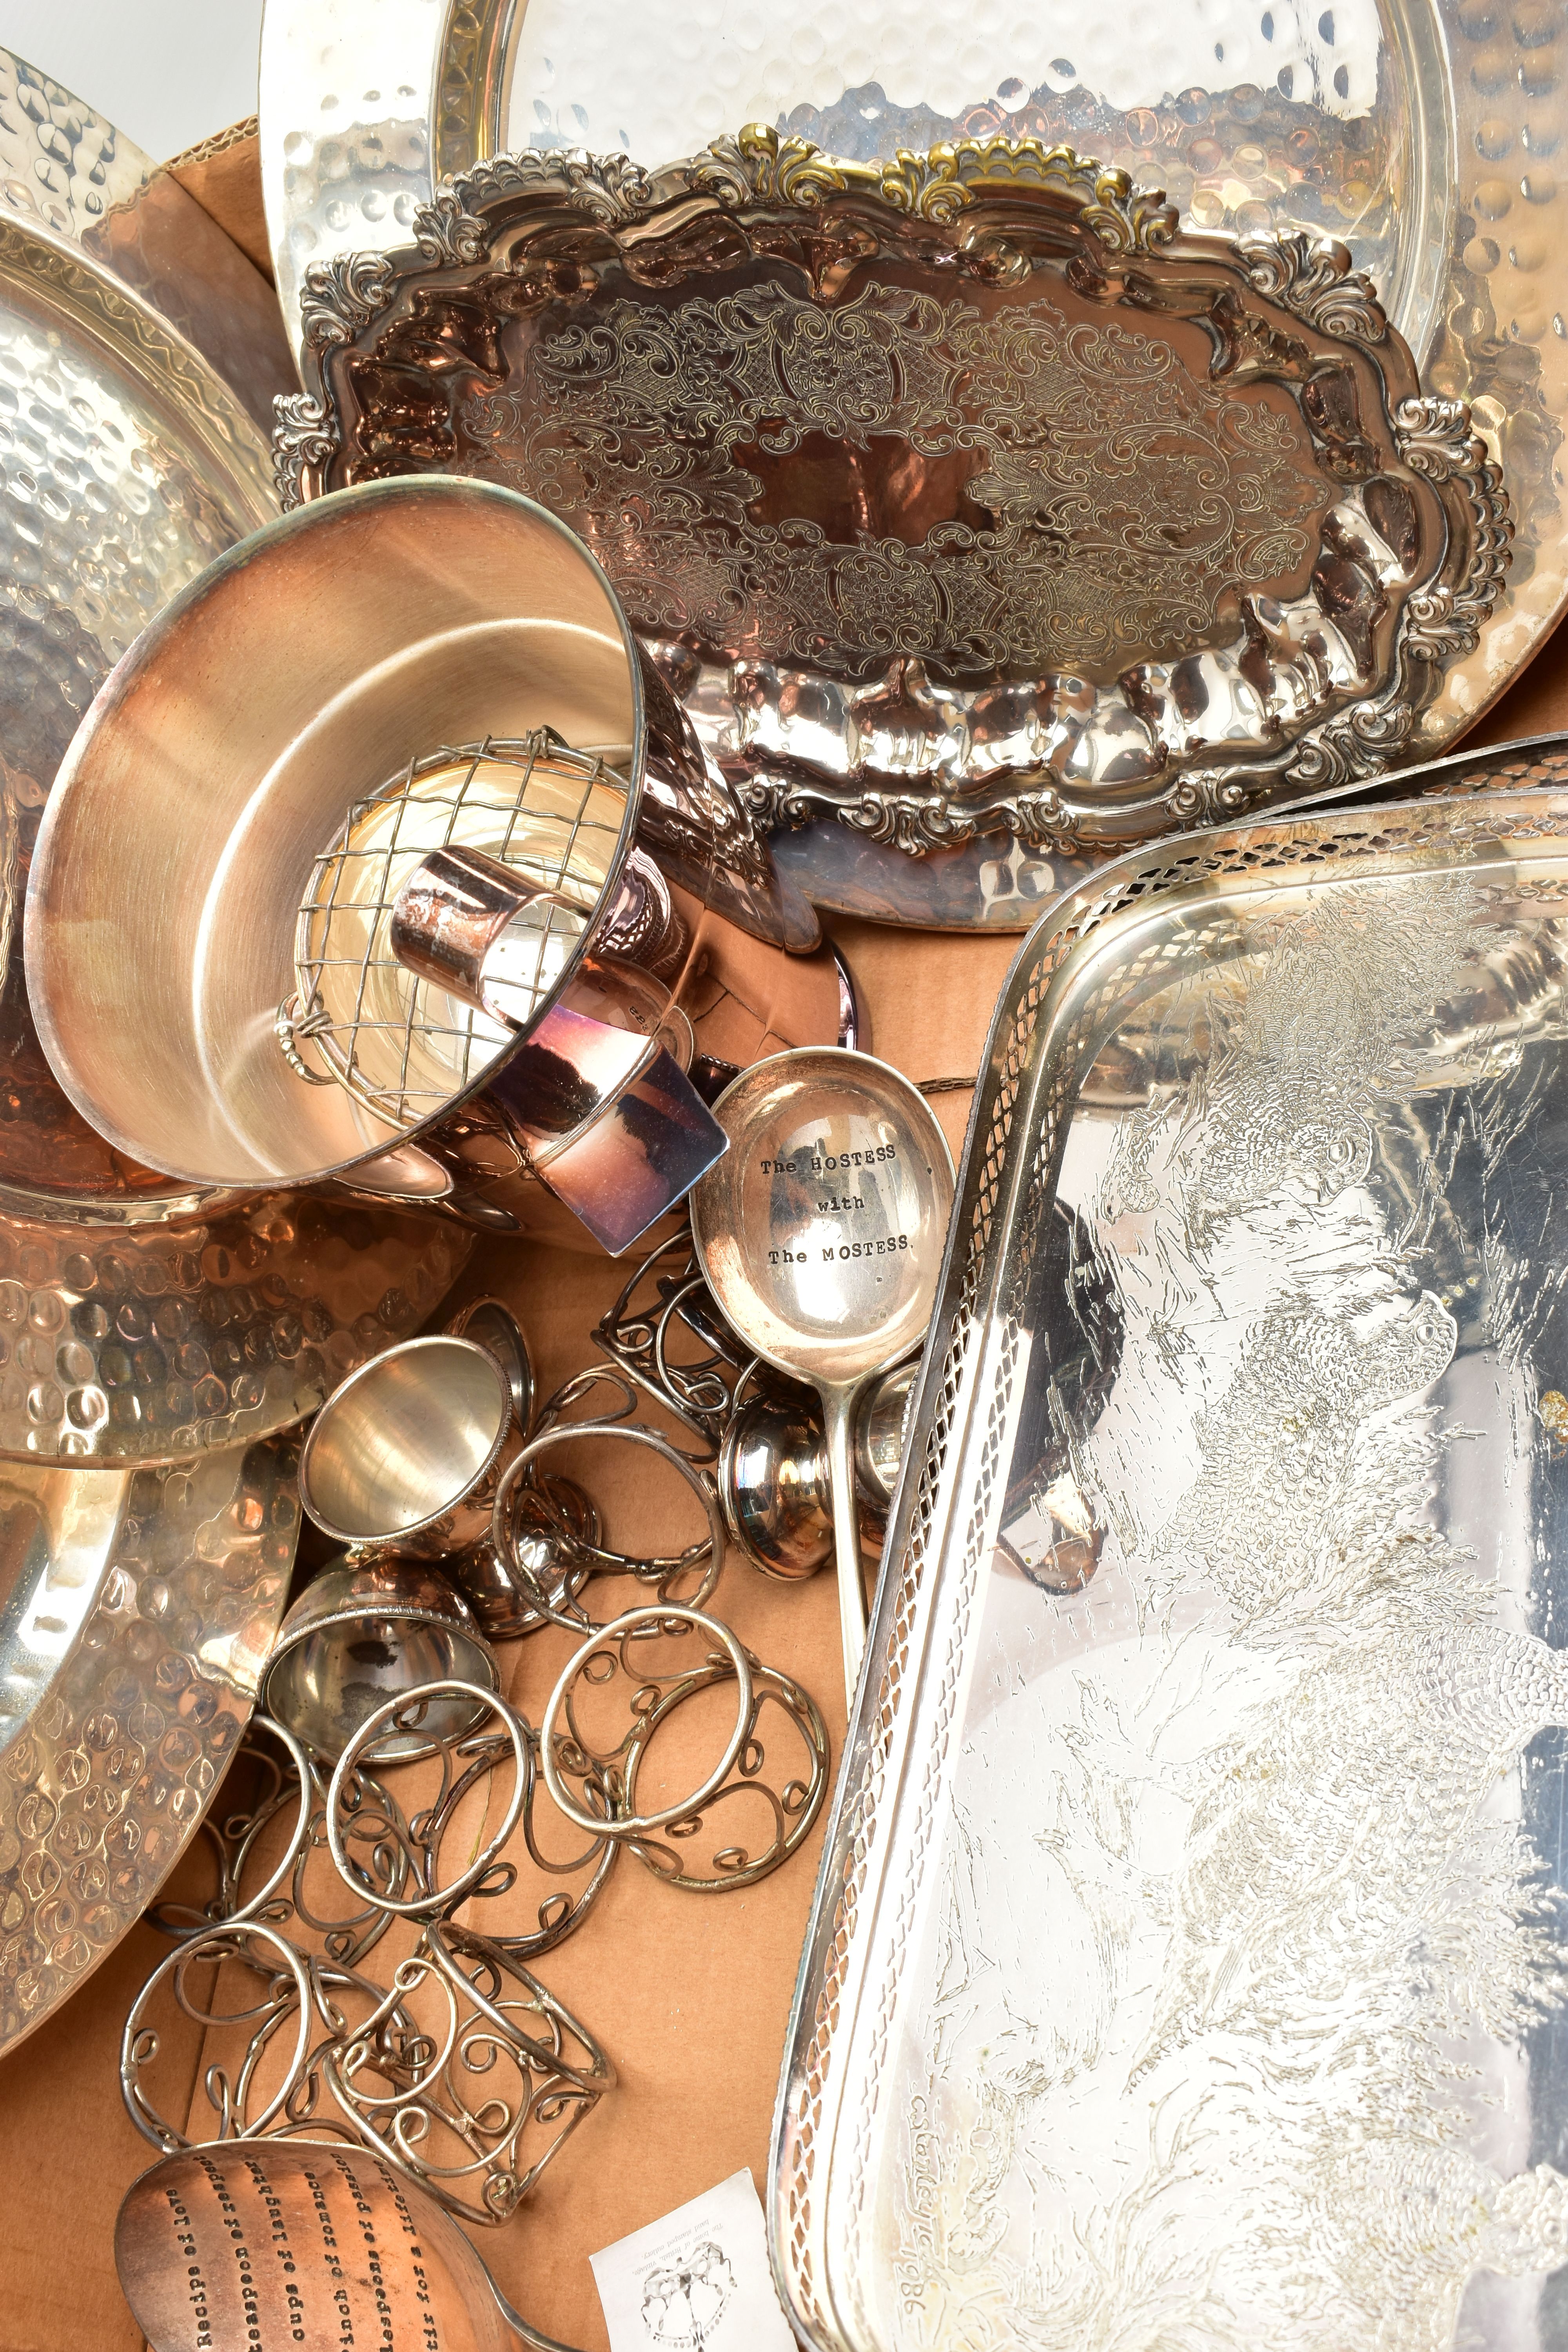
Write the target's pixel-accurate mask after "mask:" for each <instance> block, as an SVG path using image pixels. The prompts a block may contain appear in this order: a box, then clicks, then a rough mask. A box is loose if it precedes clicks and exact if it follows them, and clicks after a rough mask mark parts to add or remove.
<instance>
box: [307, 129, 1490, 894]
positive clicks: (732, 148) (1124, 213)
mask: <svg viewBox="0 0 1568 2352" xmlns="http://www.w3.org/2000/svg"><path fill="white" fill-rule="evenodd" d="M415 235H416V240H417V241H416V244H414V245H411V246H409V247H405V248H402V249H401V250H399V251H398V252H396V253H394V254H392V255H390V256H385V257H370V258H369V259H368V260H359V261H351V262H349V263H347V264H344V265H342V266H341V267H338V266H333V267H332V268H328V269H323V270H322V271H321V273H319V276H318V278H316V279H315V280H313V281H312V290H311V292H310V295H309V297H308V310H309V331H308V341H309V354H308V362H307V370H308V383H309V385H310V386H314V387H316V389H315V390H311V389H310V388H308V389H307V391H306V393H305V394H302V395H301V397H300V399H299V400H297V401H295V402H293V403H287V402H286V403H282V404H280V405H279V430H278V433H277V435H276V436H275V446H276V447H277V449H278V452H279V478H280V480H281V482H282V484H283V487H284V492H285V498H286V501H287V502H288V503H290V504H292V503H295V502H297V500H298V499H300V498H301V497H313V496H319V495H320V494H321V493H322V492H323V491H327V490H331V489H336V488H342V487H343V486H344V485H346V484H349V483H353V482H363V481H365V480H371V479H375V478H384V477H386V476H389V475H395V474H402V473H410V472H414V473H417V472H420V471H426V470H429V469H430V468H432V467H437V468H439V469H441V470H444V471H449V472H454V473H458V474H470V475H475V476H478V477H480V478H485V479H489V480H496V481H501V482H504V483H506V484H507V485H508V486H509V487H510V488H516V489H520V490H522V491H524V492H525V493H527V494H529V495H531V496H532V497H535V498H537V499H540V500H541V502H542V503H543V504H544V505H546V506H547V507H549V508H550V509H552V511H553V512H555V513H557V514H559V515H560V516H561V517H562V518H563V520H565V521H566V522H568V523H569V524H570V525H571V526H572V528H573V529H574V530H576V531H577V532H578V533H579V534H580V535H581V536H582V538H583V539H584V541H585V542H586V543H587V544H588V546H589V547H590V548H591V549H592V550H593V551H594V552H595V554H596V555H597V556H598V558H599V559H600V561H601V562H603V564H604V566H605V571H606V572H607V574H608V576H609V578H610V580H611V582H612V583H613V585H614V586H615V587H616V590H617V591H618V592H619V594H620V596H621V598H622V601H623V603H624V604H625V605H626V611H627V614H628V617H629V619H630V620H631V623H632V625H633V626H634V627H635V628H636V629H637V632H638V634H639V635H641V637H642V639H643V642H644V644H645V645H646V646H648V647H649V649H650V651H651V652H652V653H653V655H654V657H655V658H656V659H657V660H658V661H659V662H660V664H661V666H662V667H663V668H664V670H665V673H666V675H667V677H669V679H670V681H671V683H672V684H673V685H675V687H676V688H677V689H678V690H679V692H680V693H681V694H682V696H683V698H684V701H685V704H686V708H687V709H688V711H689V714H690V716H691V717H692V719H693V720H694V722H695V723H696V725H697V727H698V730H699V732H700V734H701V735H702V737H703V740H705V742H706V743H707V745H708V748H709V751H710V754H711V755H712V756H713V757H714V758H715V759H716V760H717V761H718V762H719V764H720V765H721V767H722V769H723V771H724V772H725V773H726V775H727V776H729V777H730V778H731V780H732V781H733V782H734V783H735V784H736V785H737V787H738V788H739V789H741V790H742V792H743V793H744V794H745V796H746V799H747V801H748V803H749V804H750V806H751V807H752V809H753V810H754V811H755V812H756V814H757V815H758V816H759V817H760V818H761V819H762V820H763V823H764V824H766V825H767V826H768V828H769V830H770V831H772V832H773V834H774V835H775V836H776V837H778V838H779V839H781V840H786V839H787V838H788V835H789V833H790V832H791V831H792V830H795V829H797V828H799V827H801V826H802V825H804V824H808V823H809V822H811V821H812V820H813V819H814V818H816V817H825V818H828V819H831V820H836V821H837V823H838V824H840V825H841V826H842V827H843V828H844V829H845V830H846V831H847V834H849V835H851V837H853V838H854V839H855V840H856V841H857V843H858V844H859V845H861V847H862V849H863V850H864V849H866V848H870V849H872V850H874V851H880V852H884V853H886V854H887V856H889V858H890V860H891V862H893V863H895V864H897V863H899V862H900V858H901V859H904V860H906V861H907V859H908V858H909V856H911V855H912V856H914V857H915V858H917V859H921V860H923V859H924V858H925V856H927V854H928V853H930V852H931V851H939V852H940V851H942V850H945V849H948V848H950V847H951V846H953V845H963V844H972V843H974V842H976V841H981V842H985V843H987V844H988V845H989V846H990V848H991V852H992V854H993V856H994V854H995V850H996V848H997V847H999V846H1004V845H1005V838H1006V837H1007V836H1012V837H1015V838H1017V839H1019V840H1021V841H1023V842H1024V843H1025V844H1026V845H1028V846H1030V847H1034V848H1048V849H1052V850H1055V851H1056V852H1057V853H1058V856H1059V857H1060V858H1061V859H1062V860H1064V861H1072V860H1076V861H1077V862H1078V863H1079V865H1081V864H1084V863H1087V862H1088V861H1089V860H1090V859H1092V858H1093V857H1095V856H1101V857H1102V856H1104V855H1105V854H1106V851H1107V846H1108V845H1124V844H1126V843H1127V842H1128V841H1130V840H1136V839H1142V838H1147V837H1148V836H1150V835H1155V834H1159V833H1163V832H1166V831H1168V830H1170V829H1171V827H1172V826H1173V824H1194V822H1201V821H1202V820H1203V819H1204V818H1205V816H1209V817H1212V816H1213V815H1214V814H1236V813H1237V812H1239V811H1240V810H1242V809H1245V808H1247V807H1248V806H1252V805H1257V804H1260V803H1268V801H1271V800H1277V799H1279V798H1281V797H1285V798H1295V797H1299V796H1300V794H1301V793H1303V792H1306V791H1308V790H1311V789H1321V788H1322V787H1324V786H1326V785H1331V784H1334V783H1338V782H1341V781H1342V780H1343V779H1345V778H1347V777H1353V776H1359V775H1364V774H1367V773H1371V772H1378V771H1380V770H1381V769H1383V768H1384V767H1386V766H1387V765H1388V764H1389V762H1390V761H1391V760H1392V759H1393V758H1394V756H1395V755H1396V754H1397V752H1398V751H1399V750H1400V749H1401V747H1402V746H1404V745H1405V743H1406V742H1408V740H1410V739H1411V737H1412V734H1413V732H1414V731H1415V729H1416V728H1417V726H1418V722H1419V716H1420V713H1421V711H1422V710H1423V709H1426V706H1427V705H1428V704H1429V703H1430V702H1431V700H1432V698H1433V697H1434V695H1435V694H1436V691H1437V690H1438V688H1439V687H1440V684H1441V679H1442V676H1443V672H1444V669H1445V667H1447V664H1448V663H1450V662H1452V661H1454V660H1457V659H1460V658H1462V657H1463V656H1464V655H1465V654H1466V653H1467V651H1468V650H1469V649H1470V648H1472V647H1473V646H1474V645H1475V643H1476V637H1477V632H1478V630H1479V627H1480V626H1481V625H1483V623H1484V621H1485V619H1486V616H1487V614H1489V612H1490V611H1491V609H1492V607H1493V605H1494V604H1495V602H1496V599H1497V596H1498V593H1499V590H1500V581H1501V578H1502V573H1503V570H1504V566H1505V564H1506V562H1507V561H1508V556H1509V541H1510V537H1511V524H1510V520H1509V519H1508V516H1507V511H1506V504H1505V501H1504V499H1503V498H1502V495H1501V493H1500V487H1499V480H1498V469H1497V468H1496V467H1494V466H1493V465H1492V464H1491V462H1490V459H1489V456H1488V454H1487V450H1486V447H1485V445H1484V443H1483V442H1482V441H1481V440H1480V439H1479V437H1478V436H1475V435H1473V433H1472V431H1471V429H1470V423H1469V417H1468V412H1467V410H1466V408H1465V406H1464V404H1462V403H1460V402H1457V401H1451V400H1447V399H1443V398H1441V397H1438V396H1435V395H1429V394H1423V393H1422V392H1421V391H1420V389H1419V384H1418V381H1417V377H1416V373H1415V364H1414V362H1413V361H1412V359H1411V356H1410V353H1409V352H1408V350H1407V349H1406V348H1405V345H1404V344H1403V342H1402V341H1400V339H1399V337H1398V336H1397V335H1396V334H1394V332H1393V331H1392V330H1391V329H1390V328H1389V327H1388V324H1387V322H1386V320H1385V318H1384V313H1383V310H1382V309H1381V306H1380V305H1379V304H1378V302H1377V300H1376V299H1375V297H1374V296H1373V293H1372V290H1371V288H1370V286H1369V284H1368V283H1367V281H1366V280H1365V278H1358V277H1357V276H1355V275H1354V274H1353V273H1352V272H1351V271H1350V270H1349V268H1348V267H1347V265H1346V261H1345V256H1344V253H1343V249H1342V248H1338V249H1334V250H1331V249H1329V248H1327V247H1322V246H1321V245H1315V244H1313V243H1312V242H1310V240H1308V239H1306V238H1305V237H1300V236H1298V237H1295V238H1291V239H1287V240H1283V241H1281V240H1278V239H1268V238H1260V239H1253V240H1249V241H1247V242H1246V243H1243V244H1242V245H1240V246H1239V247H1238V246H1237V244H1236V243H1235V241H1233V240H1231V239H1227V238H1220V237H1215V236H1208V235H1194V234H1191V233H1178V231H1177V227H1176V221H1175V215H1174V214H1173V211H1172V210H1171V208H1170V207H1169V206H1168V205H1163V204H1162V203H1161V202H1159V201H1158V200H1157V199H1155V198H1152V197H1148V196H1145V195H1143V194H1140V192H1139V191H1137V190H1136V189H1135V188H1133V187H1132V185H1131V183H1130V182H1129V180H1128V178H1127V176H1126V174H1125V173H1121V172H1119V171H1109V170H1107V169H1105V168H1104V167H1103V166H1102V165H1100V164H1099V163H1091V162H1085V161H1084V160H1082V159H1080V158H1079V157H1078V156H1077V155H1075V154H1074V153H1073V152H1072V151H1071V150H1070V149H1067V148H1050V149H1047V148H1044V147H1042V146H1040V145H1039V144H1038V142H1030V141H1021V142H1020V141H1011V140H1005V139H1000V138H997V139H992V140H986V141H971V142H957V143H955V144H953V145H951V146H948V147H945V148H941V149H938V150H935V151H933V152H932V153H931V154H930V155H929V156H917V155H914V154H912V153H905V154H903V155H901V156H900V158H899V160H898V162H897V163H896V164H894V165H890V166H887V167H882V166H875V165H871V166H859V165H849V164H845V163H836V162H833V161H832V160H830V159H828V158H826V157H825V156H823V155H822V154H821V153H820V152H819V151H818V150H816V148H814V147H813V146H811V145H810V144H809V142H801V141H795V140H789V139H785V140H781V139H779V138H778V137H777V136H776V134H775V133H773V132H772V131H752V132H749V133H746V134H744V135H743V136H742V138H740V139H739V140H719V141H717V142H714V144H713V145H712V146H711V147H710V148H709V149H708V150H707V151H706V152H704V154H703V155H702V156H700V157H699V158H698V159H696V161H695V162H693V163H689V164H687V165H684V166H679V167H676V168H673V169H671V170H670V171H668V172H666V173H659V174H657V175H649V174H647V173H643V172H640V171H637V170H634V169H631V168H629V167H623V166H620V165H610V164H604V165H598V164H591V163H585V162H584V160H583V159H582V158H574V157H572V156H569V155H568V156H565V157H563V156H559V155H546V156H536V155H532V154H522V155H519V156H516V157H501V158H499V159H497V160H496V161H495V162H494V163H489V164H486V165H481V166H479V168H477V169H476V170H475V171H474V172H473V173H468V174H466V175H464V176H462V177H460V178H458V179H457V180H455V181H454V182H453V183H452V184H450V187H449V188H448V189H447V191H445V192H444V194H443V196H442V198H441V199H440V201H439V202H438V203H437V204H436V205H431V206H428V207H426V209H425V210H424V211H422V212H421V213H419V214H418V215H416V220H415ZM998 836H1000V837H1001V839H1000V840H999V839H998ZM917 872H918V874H919V875H920V877H921V881H922V882H923V884H924V886H925V890H926V899H925V905H924V908H923V911H924V914H925V917H926V919H928V920H931V921H943V920H958V921H963V920H965V919H970V920H973V919H976V918H977V916H978V915H979V913H980V912H981V909H980V908H979V907H978V904H973V903H972V904H970V905H967V906H966V905H965V904H964V902H963V899H962V898H958V897H956V896H954V895H952V894H948V895H944V894H943V892H942V882H943V881H944V879H946V878H947V877H946V876H945V874H944V870H943V869H942V866H940V865H937V866H930V867H928V866H925V865H924V864H923V863H922V864H921V866H918V867H917Z"/></svg>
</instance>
